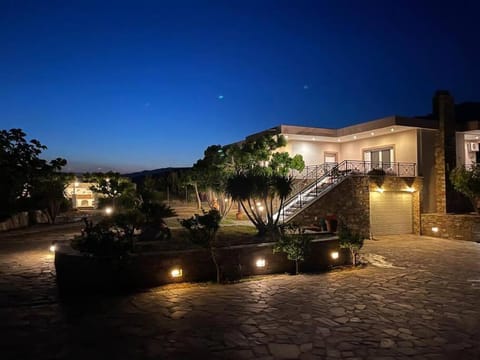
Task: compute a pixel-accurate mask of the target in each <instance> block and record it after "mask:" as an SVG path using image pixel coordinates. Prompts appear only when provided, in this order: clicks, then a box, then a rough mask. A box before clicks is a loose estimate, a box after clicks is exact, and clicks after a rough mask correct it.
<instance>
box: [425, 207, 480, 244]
mask: <svg viewBox="0 0 480 360" xmlns="http://www.w3.org/2000/svg"><path fill="white" fill-rule="evenodd" d="M421 218H422V235H427V236H433V237H440V238H445V239H453V240H466V241H476V242H480V216H479V215H476V214H471V215H470V214H437V213H431V214H422V215H421ZM434 228H437V229H438V231H433V230H432V229H434Z"/></svg>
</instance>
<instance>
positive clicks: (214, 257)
mask: <svg viewBox="0 0 480 360" xmlns="http://www.w3.org/2000/svg"><path fill="white" fill-rule="evenodd" d="M210 256H211V257H212V260H213V263H214V264H215V270H216V271H217V284H220V267H219V266H218V262H217V257H216V256H215V250H214V248H213V247H211V248H210Z"/></svg>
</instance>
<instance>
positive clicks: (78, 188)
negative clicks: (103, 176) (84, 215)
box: [65, 180, 97, 210]
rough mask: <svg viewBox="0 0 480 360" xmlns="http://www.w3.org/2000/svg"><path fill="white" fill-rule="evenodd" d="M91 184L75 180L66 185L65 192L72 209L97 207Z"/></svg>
mask: <svg viewBox="0 0 480 360" xmlns="http://www.w3.org/2000/svg"><path fill="white" fill-rule="evenodd" d="M92 185H93V184H91V183H86V182H80V181H78V180H76V181H74V182H72V183H70V184H69V185H68V186H67V188H66V189H65V193H66V196H67V198H68V199H70V200H71V201H72V207H73V208H74V209H80V210H81V209H95V208H96V207H97V197H96V196H95V194H94V192H93V191H92V190H90V187H91V186H92Z"/></svg>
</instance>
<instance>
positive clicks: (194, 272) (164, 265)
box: [55, 236, 349, 291]
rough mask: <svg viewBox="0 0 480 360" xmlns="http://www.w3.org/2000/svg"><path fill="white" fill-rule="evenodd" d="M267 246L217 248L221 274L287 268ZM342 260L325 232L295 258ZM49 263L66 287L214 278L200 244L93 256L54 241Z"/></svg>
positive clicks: (312, 267) (314, 266)
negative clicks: (52, 259)
mask: <svg viewBox="0 0 480 360" xmlns="http://www.w3.org/2000/svg"><path fill="white" fill-rule="evenodd" d="M272 247H273V243H258V244H247V245H236V246H230V247H223V248H219V249H217V254H218V260H219V263H220V267H221V269H222V278H223V280H224V281H235V280H238V279H240V278H241V277H246V276H252V275H261V274H274V273H285V272H288V273H292V272H293V271H294V262H293V261H290V260H288V259H287V257H286V255H285V254H283V253H276V254H274V253H273V251H272ZM332 252H338V254H339V257H338V259H333V258H332V256H331V254H332ZM258 260H260V261H259V263H258V264H257V261H258ZM262 260H263V261H264V266H263V267H259V266H257V265H261V264H262ZM348 261H349V257H348V254H347V253H346V252H344V251H343V250H341V249H339V248H338V239H337V238H336V237H333V236H330V237H326V238H322V239H316V240H313V241H312V244H311V252H310V254H309V257H308V258H307V259H306V261H305V262H302V263H301V265H300V271H301V272H316V271H322V270H326V269H328V268H330V267H332V266H336V265H344V264H346V263H348ZM55 268H56V273H57V282H58V285H59V287H60V289H61V290H67V291H84V290H86V289H96V290H102V289H105V290H111V289H132V288H141V287H150V286H157V285H162V284H168V283H174V282H184V281H186V282H194V281H208V280H214V279H215V274H216V273H215V266H214V264H213V262H212V260H211V258H210V254H209V253H208V252H207V251H206V250H204V249H192V250H181V251H161V252H144V253H134V254H129V255H128V256H124V257H99V256H91V255H88V254H82V253H80V252H78V251H76V250H74V249H72V248H71V247H70V246H69V245H67V244H64V245H60V246H58V249H57V251H56V253H55ZM175 269H176V270H178V271H179V272H181V276H177V277H174V276H172V270H175ZM176 275H180V274H176Z"/></svg>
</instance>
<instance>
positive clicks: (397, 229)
mask: <svg viewBox="0 0 480 360" xmlns="http://www.w3.org/2000/svg"><path fill="white" fill-rule="evenodd" d="M412 231H413V209H412V194H410V193H408V192H403V191H391V192H390V191H388V192H384V193H380V192H371V193H370V232H371V233H372V235H373V236H375V235H396V234H411V233H412Z"/></svg>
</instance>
